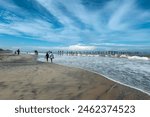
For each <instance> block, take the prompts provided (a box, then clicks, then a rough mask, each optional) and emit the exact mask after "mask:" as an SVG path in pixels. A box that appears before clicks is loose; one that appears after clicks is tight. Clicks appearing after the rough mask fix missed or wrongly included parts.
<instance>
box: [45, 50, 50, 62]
mask: <svg viewBox="0 0 150 117" xmlns="http://www.w3.org/2000/svg"><path fill="white" fill-rule="evenodd" d="M45 58H46V61H47V62H48V58H49V54H48V52H47V53H46V55H45Z"/></svg>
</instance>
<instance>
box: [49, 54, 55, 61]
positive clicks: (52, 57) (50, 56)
mask: <svg viewBox="0 0 150 117" xmlns="http://www.w3.org/2000/svg"><path fill="white" fill-rule="evenodd" d="M49 58H50V60H51V63H52V62H53V59H54V54H53V53H52V52H50V54H49Z"/></svg>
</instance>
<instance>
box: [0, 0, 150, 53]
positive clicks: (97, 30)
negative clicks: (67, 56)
mask: <svg viewBox="0 0 150 117" xmlns="http://www.w3.org/2000/svg"><path fill="white" fill-rule="evenodd" d="M0 48H11V49H15V48H22V49H34V48H36V49H49V48H61V49H71V50H73V49H80V50H94V49H99V50H146V51H147V50H150V0H0Z"/></svg>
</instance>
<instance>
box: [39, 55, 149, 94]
mask: <svg viewBox="0 0 150 117" xmlns="http://www.w3.org/2000/svg"><path fill="white" fill-rule="evenodd" d="M54 56H55V59H54V63H56V64H59V65H64V66H69V67H75V68H81V69H85V70H88V71H91V72H94V73H97V74H100V75H103V76H105V77H106V78H107V79H110V80H112V81H115V82H117V83H120V84H123V85H126V86H129V87H131V88H135V89H138V90H141V91H143V92H145V93H147V94H149V95H150V59H149V58H147V57H139V56H132V57H129V56H123V57H109V56H107V57H102V56H96V55H95V56H94V55H92V56H91V55H89V56H80V55H79V56H67V55H63V56H59V55H54ZM44 57H45V53H39V57H38V60H39V61H42V62H46V60H45V58H44Z"/></svg>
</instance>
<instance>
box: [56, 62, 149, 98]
mask: <svg viewBox="0 0 150 117" xmlns="http://www.w3.org/2000/svg"><path fill="white" fill-rule="evenodd" d="M58 65H62V66H64V67H70V68H77V69H81V70H85V71H88V72H92V73H95V74H97V75H100V76H102V77H104V78H106V79H108V80H110V81H112V82H115V83H118V84H120V85H123V86H126V87H129V88H132V89H135V90H138V91H141V92H142V93H145V94H147V95H149V96H150V94H149V93H148V92H145V91H143V90H142V89H138V88H136V87H133V86H130V85H127V84H124V83H121V82H119V81H117V80H113V79H111V78H109V77H107V76H105V75H103V74H100V73H98V72H95V71H90V70H88V69H84V68H81V67H73V66H67V65H66V66H65V65H63V64H58Z"/></svg>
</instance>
